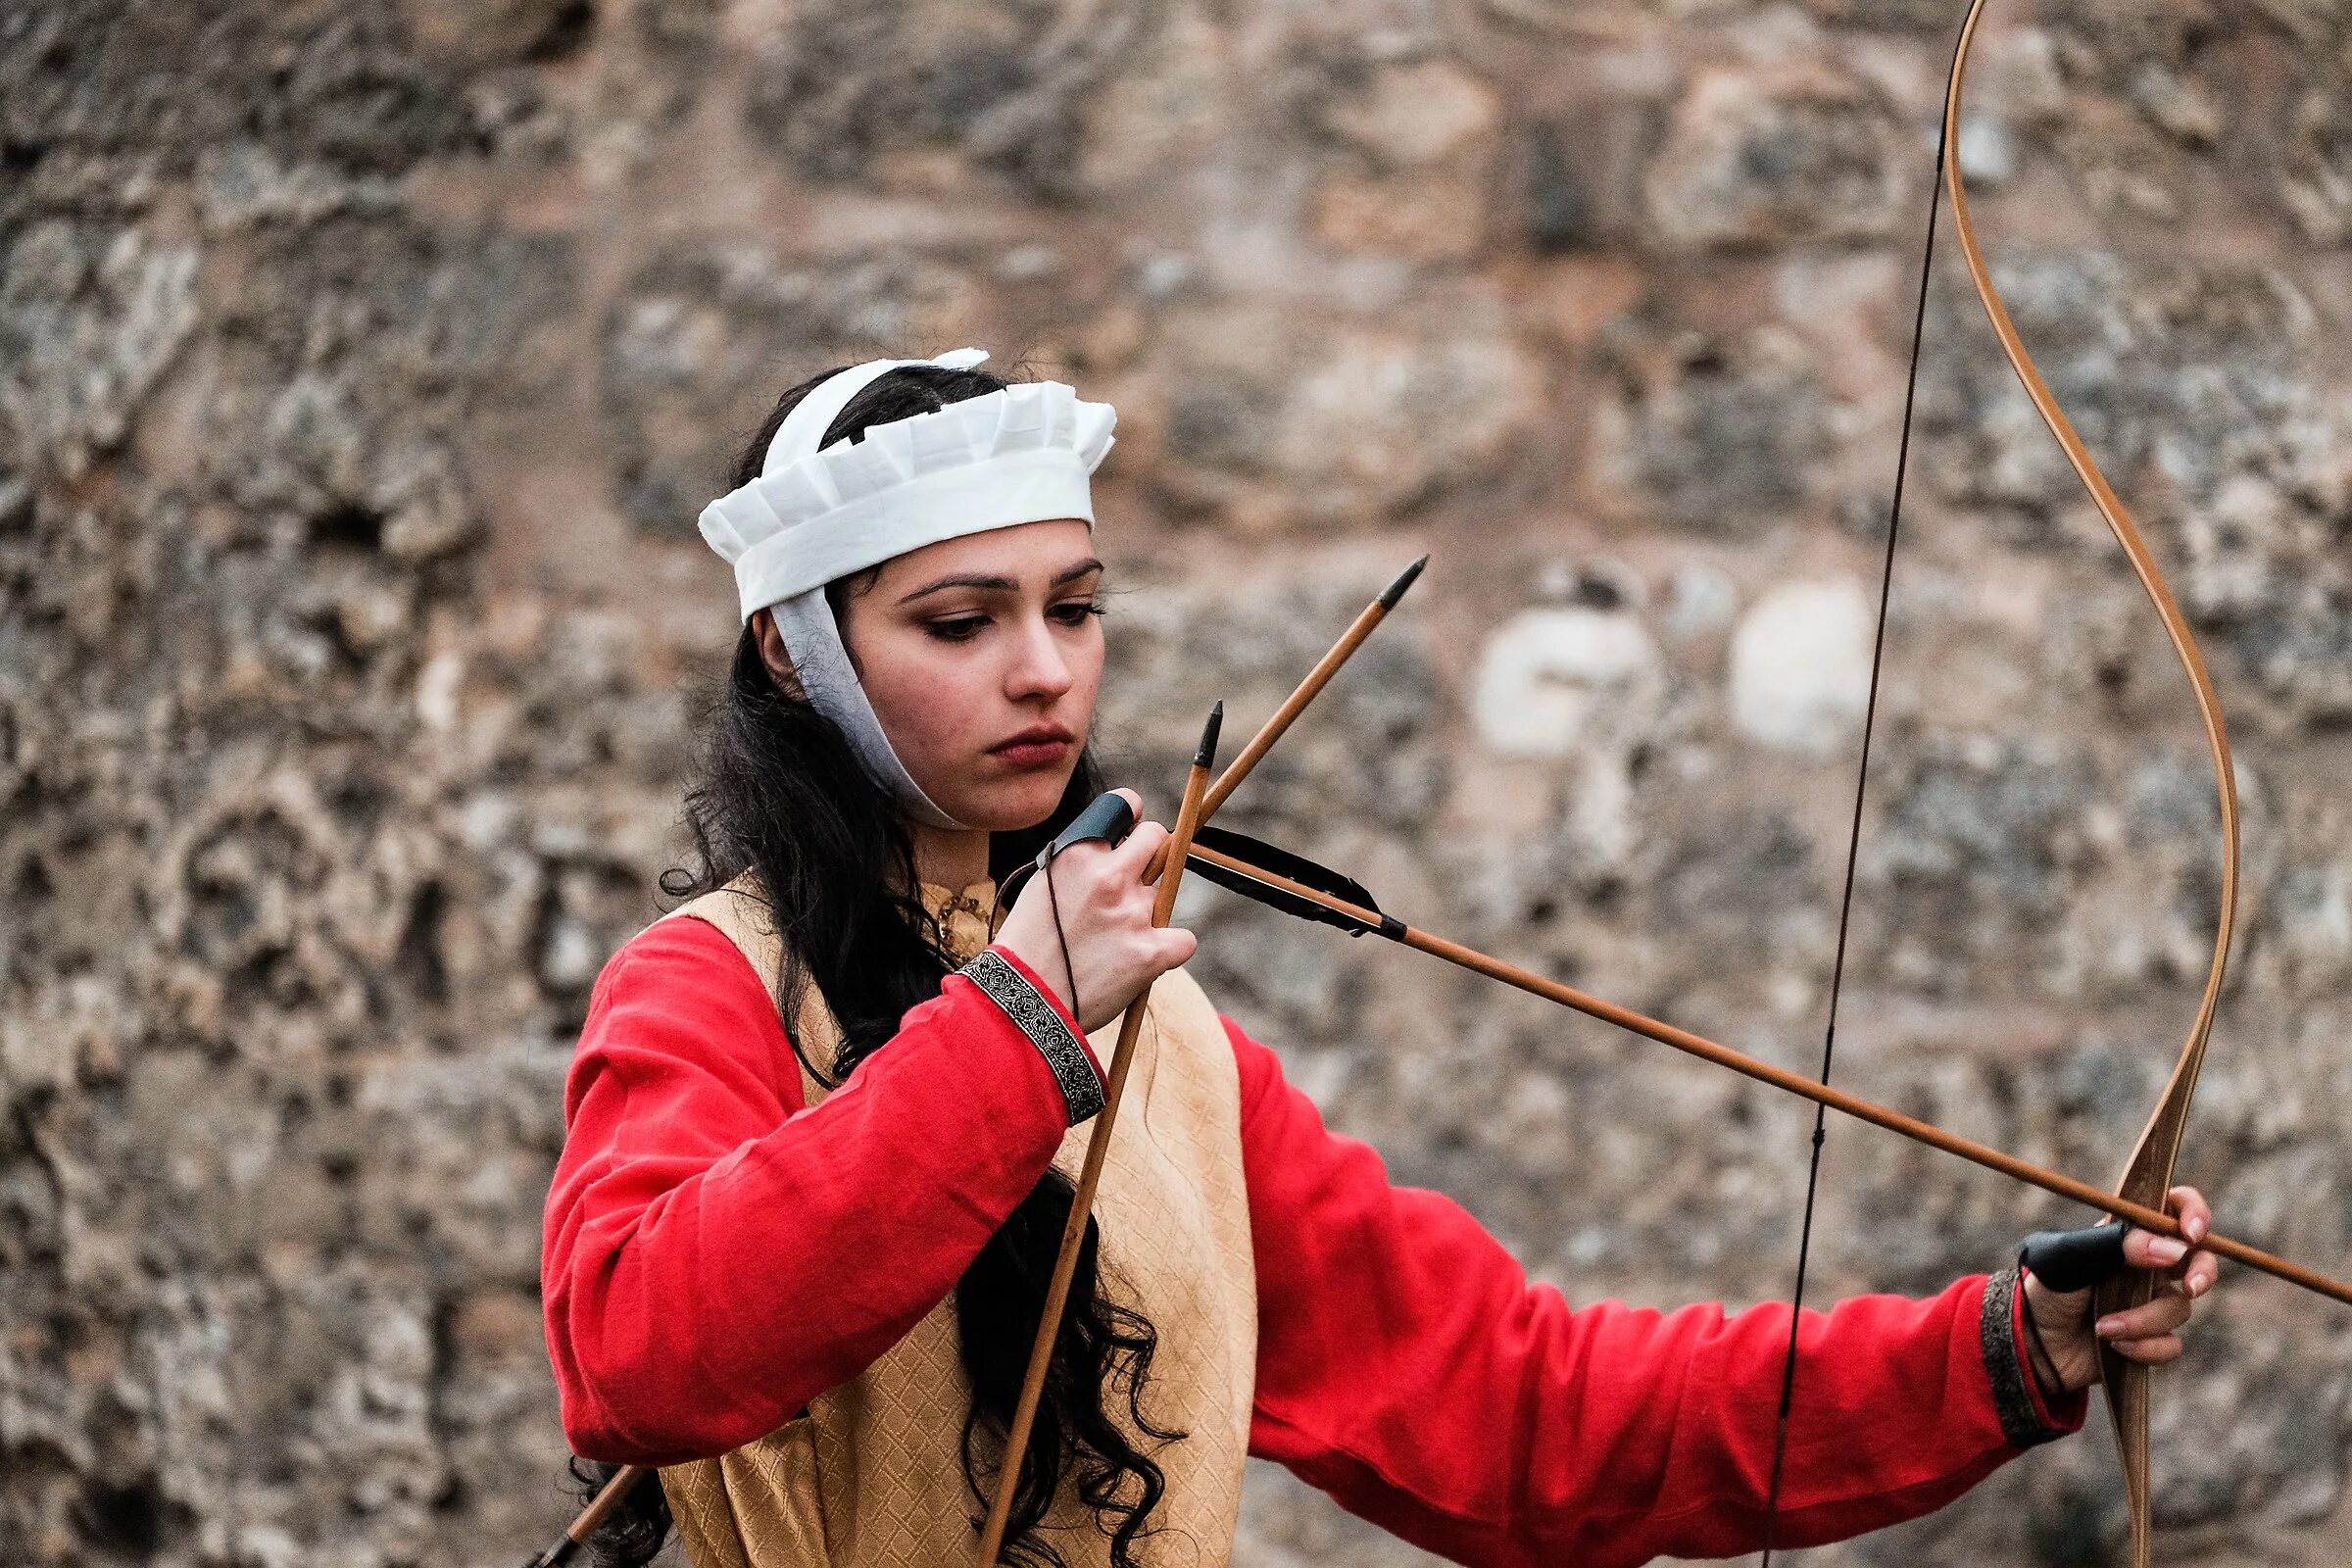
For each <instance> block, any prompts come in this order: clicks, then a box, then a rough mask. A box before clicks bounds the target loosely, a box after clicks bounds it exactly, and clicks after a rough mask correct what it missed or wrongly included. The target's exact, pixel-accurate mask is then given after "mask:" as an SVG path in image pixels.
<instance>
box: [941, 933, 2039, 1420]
mask: <svg viewBox="0 0 2352 1568" xmlns="http://www.w3.org/2000/svg"><path fill="white" fill-rule="evenodd" d="M956 973H958V974H960V975H962V976H963V977H964V978H965V979H967V980H969V981H971V982H972V983H973V984H974V985H976V986H978V987H979V988H980V989H981V990H982V991H984V992H986V993H987V994H988V999H989V1000H990V1001H991V1002H994V1003H995V1004H996V1005H998V1006H1000V1007H1003V1008H1004V1009H1005V1016H1006V1017H1008V1018H1010V1019H1011V1020H1012V1021H1013V1023H1014V1024H1015V1025H1017V1026H1018V1027H1019V1029H1020V1031H1021V1033H1023V1034H1025V1035H1027V1036H1028V1037H1029V1043H1030V1044H1031V1045H1033V1046H1035V1047H1037V1049H1038V1052H1039V1054H1042V1055H1043V1056H1044V1057H1045V1058H1046V1065H1047V1066H1049V1067H1051V1068H1053V1069H1054V1082H1055V1083H1057V1084H1059V1085H1060V1086H1061V1103H1062V1104H1063V1106H1064V1107H1066V1108H1067V1109H1068V1111H1069V1115H1070V1123H1069V1124H1070V1125H1071V1126H1073V1127H1075V1126H1077V1125H1078V1124H1079V1123H1080V1122H1082V1121H1084V1120H1086V1119H1087V1118H1088V1117H1089V1116H1092V1115H1093V1114H1094V1113H1095V1112H1096V1111H1098V1110H1101V1109H1102V1108H1103V1080H1102V1079H1101V1078H1099V1077H1097V1076H1096V1075H1095V1068H1094V1063H1092V1062H1090V1061H1088V1060H1087V1059H1086V1048H1085V1046H1083V1045H1082V1044H1080V1043H1079V1040H1078V1037H1077V1036H1076V1035H1075V1034H1073V1033H1071V1032H1070V1026H1069V1025H1068V1024H1067V1023H1065V1022H1064V1021H1063V1020H1062V1016H1061V1014H1060V1013H1059V1012H1057V1011H1055V1010H1054V1004H1053V1003H1051V1002H1049V1001H1047V1000H1046V999H1045V998H1044V997H1042V996H1040V995H1039V994H1038V990H1037V987H1035V986H1033V985H1031V984H1030V983H1029V979H1028V977H1027V976H1026V975H1024V974H1022V973H1021V971H1020V970H1018V969H1015V968H1014V967H1013V966H1012V965H1011V964H1010V963H1009V962H1007V961H1006V960H1005V957H1004V956H1002V955H1000V954H996V953H992V952H990V951H989V950H988V949H986V948H983V949H981V950H980V952H979V954H978V955H977V956H974V957H973V959H972V961H971V962H969V963H967V964H965V965H964V966H963V967H962V968H961V969H959V970H957V971H956ZM2003 1419H2004V1423H2005V1422H2006V1417H2004V1418H2003Z"/></svg>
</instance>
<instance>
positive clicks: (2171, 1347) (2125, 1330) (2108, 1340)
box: [2026, 1187, 2222, 1395]
mask: <svg viewBox="0 0 2352 1568" xmlns="http://www.w3.org/2000/svg"><path fill="white" fill-rule="evenodd" d="M2164 1206H2165V1211H2166V1212H2167V1213H2169V1214H2172V1215H2175V1216H2176V1217H2178V1218H2179V1219H2180V1231H2181V1235H2182V1236H2185V1237H2186V1238H2187V1240H2186V1241H2182V1240H2180V1238H2179V1237H2172V1236H2159V1235H2157V1234H2156V1233H2155V1232H2153V1231H2144V1230H2141V1229H2139V1228H2138V1227H2137V1226H2133V1227H2132V1229H2131V1231H2130V1233H2129V1234H2127V1235H2126V1236H2125V1237H2124V1261H2125V1262H2127V1263H2129V1264H2131V1266H2132V1267H2133V1268H2146V1269H2156V1270H2160V1271H2161V1272H2162V1273H2163V1274H2164V1276H2165V1279H2166V1283H2165V1285H2164V1286H2163V1287H2162V1288H2161V1289H2159V1290H2158V1291H2157V1292H2156V1294H2155V1295H2154V1296H2152V1297H2150V1298H2149V1299H2147V1300H2146V1301H2144V1302H2142V1303H2141V1304H2140V1305H2138V1306H2135V1307H2131V1308H2130V1309H2128V1310H2126V1311H2122V1312H2117V1313H2113V1314H2111V1315H2110V1316H2108V1317H2104V1318H2101V1319H2100V1320H2098V1321H2097V1322H2096V1323H2093V1322H2092V1321H2091V1312H2090V1303H2091V1294H2092V1293H2091V1292H2090V1291H2088V1290H2081V1291H2063V1292H2061V1291H2053V1290H2051V1289H2049V1288H2048V1287H2047V1286H2045V1285H2043V1284H2042V1283H2041V1281H2039V1280H2037V1279H2035V1278H2034V1276H2033V1275H2032V1274H2028V1275H2027V1276H2026V1310H2027V1311H2029V1312H2031V1313H2032V1314H2033V1315H2034V1316H2033V1322H2032V1325H2031V1326H2032V1328H2034V1329H2037V1330H2039V1331H2040V1334H2039V1340H2038V1343H2036V1341H2035V1336H2034V1334H2032V1333H2029V1334H2028V1335H2027V1336H2026V1341H2027V1344H2028V1345H2029V1347H2031V1348H2032V1349H2033V1351H2034V1376H2035V1377H2036V1378H2038V1379H2040V1380H2041V1386H2042V1392H2043V1393H2044V1394H2045V1395H2046V1394H2051V1393H2054V1392H2061V1391H2062V1392H2064V1393H2068V1394H2072V1393H2074V1392H2075V1391H2076V1390H2077V1389H2086V1388H2088V1387H2089V1386H2090V1385H2092V1384H2093V1383H2096V1382H2098V1381H2099V1346H2100V1345H2101V1344H2102V1343H2105V1344H2107V1345H2112V1346H2113V1347H2115V1350H2116V1353H2117V1354H2119V1355H2122V1356H2124V1357H2126V1358H2127V1359H2130V1360H2133V1361H2138V1362H2141V1363H2143V1364H2145V1365H2147V1366H2162V1365H2163V1364H2164V1363H2165V1362H2167V1361H2170V1360H2172V1359H2174V1358H2175V1357H2177V1356H2178V1355H2180V1349H2181V1345H2180V1329H2181V1327H2182V1325H2184V1324H2186V1323H2187V1322H2188V1318H2189V1314H2190V1313H2191V1312H2192V1311H2194V1310H2195V1303H2196V1299H2197V1298H2199V1297H2201V1296H2203V1295H2204V1294H2205V1293H2206V1292H2208V1291H2210V1290H2212V1289H2213V1284H2214V1281H2215V1280H2217V1279H2218V1278H2220V1277H2221V1272H2222V1260H2221V1259H2220V1258H2219V1257H2217V1256H2215V1255H2214V1254H2213V1253H2211V1252H2208V1251H2206V1250H2203V1249H2202V1248H2199V1247H2196V1246H2195V1245H2193V1244H2195V1243H2197V1242H2201V1241H2203V1240H2204V1239H2205V1233H2206V1231H2208V1230H2209V1229H2211V1228H2212V1225H2213V1210H2212V1209H2211V1208H2210V1207H2208V1206H2207V1204H2206V1202H2205V1199H2204V1196H2203V1195H2202V1194H2200V1193H2199V1192H2198V1191H2197V1190H2196V1189H2195V1188H2193V1187H2176V1188H2174V1189H2173V1190H2172V1191H2171V1192H2170V1193H2167V1194H2166V1195H2165V1204H2164ZM2045 1356H2046V1359H2045Z"/></svg>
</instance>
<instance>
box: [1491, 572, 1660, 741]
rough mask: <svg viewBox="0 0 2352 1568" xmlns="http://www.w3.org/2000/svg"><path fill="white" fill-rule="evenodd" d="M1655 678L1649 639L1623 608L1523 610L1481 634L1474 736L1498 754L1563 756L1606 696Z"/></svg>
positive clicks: (1616, 696)
mask: <svg viewBox="0 0 2352 1568" xmlns="http://www.w3.org/2000/svg"><path fill="white" fill-rule="evenodd" d="M1657 679H1658V649H1657V644H1656V643H1655V642H1653V641H1652V640H1651V639H1650V635H1649V633H1648V631H1647V630H1645V629H1644V628H1643V627H1642V623H1641V622H1640V621H1638V620H1636V619H1634V618H1633V617H1632V616H1631V615H1627V614H1624V613H1616V612H1610V611H1602V610H1590V609H1584V608H1570V609H1556V610H1530V611H1526V612H1524V613H1521V614H1519V615H1516V616H1514V617H1513V618H1511V619H1510V620H1508V621H1505V622H1504V623H1503V624H1502V626H1501V627H1499V628H1498V629H1497V630H1496V631H1495V634H1494V635H1493V636H1492V637H1490V638H1488V639H1487V646H1486V651H1485V653H1484V655H1483V656H1482V657H1481V658H1480V661H1479V667H1478V678H1477V683H1476V686H1475V689H1474V691H1473V693H1472V696H1471V714H1472V717H1473V720H1474V721H1475V722H1476V723H1477V725H1478V735H1479V739H1480V740H1481V741H1482V742H1483V743H1484V744H1485V745H1486V747H1487V749H1488V750H1490V751H1492V752H1495V754H1497V755H1499V756H1502V757H1529V758H1559V757H1566V756H1569V755H1570V754H1572V753H1574V752H1575V751H1577V750H1578V749H1579V747H1580V745H1581V744H1582V743H1583V742H1584V741H1585V740H1586V738H1587V737H1588V734H1589V732H1590V731H1591V730H1592V729H1593V726H1594V722H1595V719H1596V718H1597V717H1598V716H1599V715H1600V714H1601V713H1602V711H1604V710H1605V709H1606V708H1607V707H1608V706H1609V705H1610V704H1611V703H1612V702H1616V701H1622V700H1624V699H1626V698H1628V697H1630V696H1631V695H1633V694H1634V693H1636V692H1646V691H1647V690H1649V689H1650V688H1653V687H1654V686H1655V684H1656V682H1657ZM1611 727H1616V726H1611Z"/></svg>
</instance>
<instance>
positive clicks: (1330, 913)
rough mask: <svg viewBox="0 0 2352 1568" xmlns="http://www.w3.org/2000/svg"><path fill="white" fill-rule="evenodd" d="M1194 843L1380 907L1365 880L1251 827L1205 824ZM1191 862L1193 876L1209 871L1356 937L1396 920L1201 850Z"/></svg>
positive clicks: (1235, 888) (1246, 893)
mask: <svg viewBox="0 0 2352 1568" xmlns="http://www.w3.org/2000/svg"><path fill="white" fill-rule="evenodd" d="M1193 843H1194V844H1195V845H1196V846H1198V847H1200V848H1202V849H1210V850H1214V851H1216V852H1217V853H1218V854H1219V855H1229V856H1231V857H1233V858H1235V859H1237V860H1247V861H1249V862H1250V865H1252V866H1255V867H1257V868H1259V869H1261V870H1266V871H1271V872H1273V873H1274V874H1275V875H1276V876H1279V877H1286V878H1288V879H1289V880H1291V881H1293V882H1296V883H1299V885H1300V886H1302V887H1310V888H1313V889H1314V890H1315V891H1316V892H1317V893H1328V894H1330V895H1331V896H1332V897H1333V898H1335V899H1339V900H1341V901H1342V902H1344V903H1348V904H1352V905H1354V906H1355V907H1357V908H1359V909H1369V910H1371V911H1372V912H1373V913H1375V914H1379V913H1380V906H1379V905H1378V904H1377V903H1375V902H1374V901H1373V898H1372V895H1371V894H1370V893H1369V892H1368V891H1366V890H1365V888H1364V885H1363V884H1362V883H1360V882H1357V881H1356V880H1354V879H1353V878H1352V877H1347V876H1343V875H1341V874H1340V873H1339V872H1337V871H1334V870H1333V869H1332V868H1331V867H1330V866H1328V865H1321V864H1318V863H1317V862H1315V861H1313V860H1310V859H1308V858H1305V857H1304V856H1301V855H1293V854H1292V853H1291V852H1290V851H1288V850H1284V849H1278V848H1276V847H1275V846H1274V845H1271V844H1268V843H1267V842H1265V840H1263V839H1253V838H1251V837H1250V836H1249V835H1248V834H1247V833H1236V832H1233V831H1232V830H1231V829H1228V828H1221V827H1212V826H1207V825H1203V826H1201V827H1199V828H1196V829H1194V830H1193ZM1186 863H1187V866H1188V868H1189V869H1190V871H1191V873H1192V874H1193V875H1194V876H1198V877H1205V878H1207V879H1208V880H1209V881H1211V882H1214V883H1215V884H1216V885H1217V886H1219V887H1221V888H1224V889H1226V890H1228V891H1230V892H1234V893H1239V894H1240V895H1241V896H1242V897H1243V898H1246V899H1255V900H1256V901H1257V902H1258V903H1260V904H1262V905H1264V906H1266V907H1268V908H1271V909H1279V910H1281V911H1282V912H1283V913H1284V914H1291V915H1297V916H1298V917H1299V919H1301V920H1313V921H1315V922H1316V923H1318V924H1320V925H1336V926H1338V927H1339V928H1340V929H1341V930H1343V931H1345V932H1347V933H1348V935H1349V936H1351V937H1360V936H1362V935H1363V934H1364V933H1365V932H1367V931H1383V933H1384V934H1386V933H1385V930H1384V927H1385V926H1386V925H1389V924H1394V922H1393V921H1388V920H1386V918H1385V917H1384V919H1383V922H1382V923H1381V924H1373V923H1371V922H1369V921H1364V920H1357V919H1354V918H1352V917H1350V916H1348V915H1345V914H1342V913H1341V912H1340V911H1339V910H1337V909H1333V908H1328V907H1325V906H1323V905H1320V904H1316V903H1314V902H1313V901H1312V900H1309V899H1302V898H1300V897H1299V895H1297V894H1296V893H1290V892H1286V891H1284V890H1283V889H1281V888H1278V887H1274V886H1272V885H1270V884H1268V883H1265V882H1261V881H1259V880H1258V879H1257V878H1255V877H1253V876H1250V874H1249V873H1247V872H1244V871H1236V870H1234V869H1233V868H1232V867H1230V866H1223V865H1217V864H1214V863H1212V862H1210V861H1208V860H1204V859H1201V858H1200V857H1199V856H1197V855H1196V856H1191V857H1188V858H1187V861H1186Z"/></svg>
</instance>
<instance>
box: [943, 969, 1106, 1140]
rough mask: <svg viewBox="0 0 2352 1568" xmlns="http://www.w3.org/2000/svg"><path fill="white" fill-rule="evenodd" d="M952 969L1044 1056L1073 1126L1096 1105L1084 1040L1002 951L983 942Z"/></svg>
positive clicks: (1098, 1093) (1097, 1084)
mask: <svg viewBox="0 0 2352 1568" xmlns="http://www.w3.org/2000/svg"><path fill="white" fill-rule="evenodd" d="M956 972H957V973H959V974H961V975H962V976H964V978H966V979H968V980H970V981H971V982H972V984H974V985H976V986H978V987H979V988H980V989H981V990H982V991H983V992H985V993H987V995H988V999H989V1000H990V1001H991V1002H994V1003H995V1004H996V1005H998V1006H1000V1007H1003V1008H1004V1009H1005V1016H1006V1017H1008V1018H1010V1019H1011V1020H1012V1021H1013V1023H1014V1025H1015V1026H1016V1027H1018V1028H1019V1030H1020V1031H1021V1033H1023V1034H1025V1035H1027V1036H1028V1037H1029V1043H1030V1044H1031V1045H1033V1046H1035V1047H1037V1049H1038V1053H1039V1054H1041V1055H1043V1056H1044V1057H1045V1058H1046V1065H1047V1066H1049V1067H1051V1068H1053V1069H1054V1082H1055V1083H1056V1084H1058V1085H1060V1086H1061V1103H1062V1107H1063V1108H1064V1109H1065V1110H1067V1111H1068V1112H1069V1118H1070V1119H1069V1125H1070V1126H1072V1127H1075V1126H1077V1125H1078V1124H1079V1123H1080V1122H1082V1121H1084V1120H1086V1119H1087V1118H1088V1117H1089V1116H1092V1115H1093V1114H1094V1113H1095V1112H1097V1111H1099V1110H1101V1109H1102V1108H1103V1080H1102V1079H1101V1078H1099V1077H1097V1076H1096V1075H1095V1064H1094V1063H1093V1062H1092V1061H1090V1060H1088V1059H1087V1054H1086V1046H1085V1043H1084V1042H1082V1041H1081V1040H1079V1038H1078V1036H1077V1035H1076V1034H1075V1033H1074V1032H1073V1031H1072V1030H1071V1028H1070V1026H1069V1024H1068V1023H1066V1022H1064V1021H1063V1019H1062V1016H1061V1014H1060V1012H1058V1011H1057V1010H1055V1008H1054V1004H1053V1003H1052V1001H1050V1000H1049V999H1048V998H1046V997H1045V996H1043V995H1042V994H1040V993H1039V991H1038V989H1037V987H1036V986H1035V985H1033V984H1031V983H1030V980H1029V977H1028V976H1026V975H1024V974H1022V973H1021V972H1020V970H1018V969H1016V968H1014V967H1013V966H1012V964H1011V963H1009V962H1008V961H1006V959H1005V957H1004V956H1003V955H1001V954H998V953H995V952H993V951H991V950H989V949H987V948H983V949H981V950H980V952H979V953H978V954H977V955H976V956H974V957H973V958H972V961H971V962H969V963H967V964H965V965H964V966H963V967H962V968H961V969H960V970H958V971H956Z"/></svg>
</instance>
